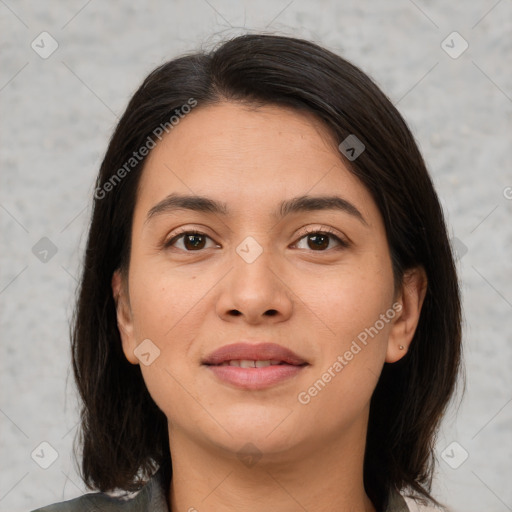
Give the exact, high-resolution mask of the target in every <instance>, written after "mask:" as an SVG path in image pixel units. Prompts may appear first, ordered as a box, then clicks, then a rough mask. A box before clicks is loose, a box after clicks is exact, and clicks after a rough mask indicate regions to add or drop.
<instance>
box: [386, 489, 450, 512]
mask: <svg viewBox="0 0 512 512" xmlns="http://www.w3.org/2000/svg"><path fill="white" fill-rule="evenodd" d="M385 512H443V509H440V508H436V507H432V506H426V505H422V504H420V503H418V502H417V501H416V500H415V499H413V498H411V497H409V496H403V495H402V494H400V493H399V492H398V491H396V490H394V489H392V490H390V492H389V499H388V506H387V507H386V510H385ZM444 512H445V511H444Z"/></svg>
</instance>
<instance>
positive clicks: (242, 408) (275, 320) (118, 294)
mask: <svg viewBox="0 0 512 512" xmlns="http://www.w3.org/2000/svg"><path fill="white" fill-rule="evenodd" d="M170 193H182V194H197V195H204V196H208V197H210V198H212V199H216V200H218V201H223V202H225V203H226V204H227V206H228V208H229V209H230V214H229V215H226V216H223V215H219V214H212V213H202V212H193V211H187V210H176V211H173V212H167V213H165V214H161V215H155V216H153V217H152V218H151V220H150V221H148V222H145V220H146V216H147V214H148V212H149V210H151V208H152V207H153V206H155V205H156V204H157V203H158V202H159V201H161V200H162V199H163V198H165V197H166V196H167V195H168V194H170ZM333 193H336V194H337V195H340V196H342V197H343V198H344V199H346V200H347V201H350V203H352V204H353V205H354V206H355V207H356V208H357V209H358V210H359V211H360V212H361V214H362V215H363V217H364V219H365V221H366V225H365V224H364V223H363V222H361V221H360V220H359V219H358V218H356V217H355V216H353V215H350V214H349V213H346V212H341V211H336V210H323V211H309V212H307V211H306V212H298V213H296V214H293V215H290V216H288V217H285V218H283V219H282V220H280V221H279V222H277V221H276V219H275V218H274V217H272V216H271V213H272V212H273V211H274V209H275V208H276V207H277V205H278V204H279V203H280V202H281V201H282V200H284V199H290V198H292V197H295V196H301V195H305V194H308V195H324V194H326V195H332V194H333ZM178 228H180V229H181V228H183V229H184V230H191V229H195V230H198V231H201V232H202V233H204V234H205V235H206V238H202V237H200V238H199V242H200V244H199V245H200V248H199V249H195V248H194V246H193V244H190V243H188V244H186V243H185V239H184V238H181V239H178V240H176V241H175V242H174V245H173V246H171V247H168V248H164V247H163V245H164V242H166V241H168V240H171V239H172V237H173V236H174V234H175V233H177V232H178ZM325 228H329V230H330V231H331V232H332V233H333V234H334V235H335V236H338V237H340V238H341V239H343V240H347V241H348V242H349V247H347V248H345V247H343V246H341V245H340V244H339V242H338V241H337V240H336V239H335V238H328V239H327V240H325V243H323V244H322V243H321V244H320V245H321V248H320V249H319V248H317V247H316V246H315V244H314V243H312V241H311V238H312V236H311V235H310V236H307V231H311V232H313V233H315V232H318V231H322V230H325ZM305 229H306V230H307V231H305ZM248 236H251V237H253V238H254V239H255V240H256V241H257V243H258V244H259V246H260V247H261V249H262V250H263V252H262V253H261V255H260V256H259V257H258V258H257V259H256V260H255V261H254V262H252V263H248V262H247V261H245V260H244V259H242V258H241V257H240V256H239V254H238V253H237V252H236V248H237V246H239V244H240V243H241V242H242V241H243V240H244V239H245V238H246V237H248ZM329 240H330V241H329ZM313 242H314V240H313ZM187 251H188V252H187ZM112 289H113V294H114V297H115V299H116V304H117V316H118V325H119V329H120V333H121V338H122V343H123V350H124V353H125V356H126V358H127V359H128V360H129V361H130V362H131V363H132V364H140V361H139V359H138V358H137V357H136V355H135V354H134V350H135V349H136V348H137V346H138V345H139V344H140V343H141V342H142V341H143V340H145V339H150V340H151V341H152V343H154V345H155V346H157V347H158V349H159V350H160V355H159V356H158V357H157V358H156V359H155V360H154V362H152V363H151V364H150V365H148V366H146V365H144V364H140V366H141V371H142V374H143V377H144V381H145V383H146V385H147V387H148V390H149V392H150V394H151V396H152V397H153V399H154V400H155V402H156V403H157V405H158V406H159V407H160V409H161V410H162V411H163V412H164V413H165V415H166V417H167V418H168V425H169V440H170V447H171V454H172V462H173V480H172V483H171V487H170V489H169V497H170V503H171V506H172V510H183V511H186V510H191V511H192V510H194V509H196V510H197V511H199V512H201V511H205V510H215V511H235V510H244V511H247V512H251V511H253V510H254V511H258V512H259V511H261V510H279V511H281V512H288V511H290V512H291V511H296V510H303V509H306V510H308V511H310V512H320V511H332V510H346V511H349V510H350V511H352V510H358V511H363V510H364V511H366V512H369V511H373V512H374V511H375V508H374V506H373V504H372V503H371V501H370V499H369V498H368V496H367V495H366V493H365V490H364V486H363V456H364V449H365V436H366V429H367V423H368V413H369V403H370V398H371V396H372V393H373V391H374V389H375V386H376V384H377V381H378V377H379V375H380V372H381V370H382V367H383V365H384V362H388V363H393V362H395V361H397V360H399V359H400V358H401V357H403V356H404V355H405V354H406V352H407V348H408V346H409V343H410V342H411V339H412V337H413V335H414V331H415V329H416V326H417V322H418V318H419V313H420V310H421V306H422V303H423V298H424V296H425V291H426V277H425V273H424V271H423V270H422V269H412V270H411V271H409V272H408V273H407V274H406V276H405V277H404V282H403V286H402V287H400V289H397V290H395V289H394V285H393V273H392V267H391V260H390V255H389V247H388V243H387V239H386V234H385V228H384V224H383V221H382V217H381V215H380V212H379V210H378V208H377V206H376V204H375V203H374V201H373V199H372V197H371V195H370V193H369V192H368V191H367V190H366V188H365V187H364V186H363V185H362V184H361V182H359V181H358V180H357V178H355V177H354V176H353V175H352V174H351V173H350V172H349V171H348V170H347V168H346V167H345V165H344V164H343V162H342V159H341V156H340V153H339V151H338V149H337V142H336V141H334V140H333V139H332V136H331V135H330V134H329V132H328V131H327V129H326V128H325V127H324V126H323V125H322V124H321V123H320V122H319V121H318V120H317V119H316V118H315V117H313V116H312V115H311V114H309V113H302V112H297V111H294V110H291V109H287V108H283V107H277V106H265V107H260V108H258V109H256V108H254V107H248V106H246V105H245V106H244V105H242V104H239V103H230V102H224V103H220V104H216V105H214V106H206V107H205V106H198V107H197V108H196V109H194V110H193V111H192V112H191V113H190V114H188V115H187V116H186V117H185V118H184V119H182V120H181V121H180V123H179V125H177V126H176V127H175V128H174V129H173V130H172V131H171V132H170V133H169V134H168V135H166V136H165V137H164V138H163V140H162V142H160V143H159V144H158V145H157V147H156V148H155V149H153V150H152V152H151V153H150V155H149V157H148V159H147V161H146V164H145V167H144V171H143V175H142V177H141V182H140V188H139V191H138V197H137V202H136V207H135V211H134V217H133V228H132V247H131V259H130V267H129V272H128V278H127V282H125V280H124V279H123V276H122V275H121V274H120V273H119V272H118V271H117V272H115V273H114V276H113V279H112ZM393 304H399V305H400V306H401V311H400V312H399V313H397V314H396V315H395V317H394V318H393V319H392V320H390V321H389V322H388V323H385V326H384V328H382V329H381V330H380V331H379V333H378V335H376V336H374V337H373V338H370V339H369V342H368V344H367V345H366V346H364V348H363V349H362V350H361V351H360V352H359V353H357V355H355V356H354V357H353V359H352V360H351V361H349V362H348V364H347V365H346V366H345V367H344V368H343V370H342V371H341V372H339V373H338V374H336V376H335V377H334V378H332V379H331V381H330V382H328V383H327V384H326V386H325V387H324V388H323V389H322V390H321V392H319V393H318V394H317V395H316V396H314V397H312V398H311V401H310V402H309V403H308V404H302V403H300V402H299V401H298V398H297V397H298V394H299V393H300V392H302V391H307V390H308V389H309V388H310V387H311V385H312V384H313V383H314V382H315V381H317V380H318V379H319V378H321V377H322V375H323V374H324V372H325V371H326V370H327V369H328V368H329V367H332V365H333V363H334V362H335V361H336V360H337V357H338V356H339V355H343V354H344V353H345V352H346V351H347V350H349V348H350V346H351V343H352V341H353V340H354V339H355V338H356V337H357V335H358V334H359V333H361V332H362V331H364V330H365V328H369V327H370V326H373V325H374V324H375V322H376V320H378V319H379V317H380V315H381V314H384V313H385V312H386V311H387V310H388V309H390V308H391V307H392V305H393ZM269 310H274V314H269V313H268V311H269ZM236 312H238V313H236ZM242 339H243V340H247V341H249V342H257V341H270V342H275V343H278V344H281V345H283V346H285V347H288V348H290V349H292V350H293V351H294V352H296V353H297V354H298V355H299V356H301V357H302V358H303V359H305V360H306V361H307V362H308V363H309V365H308V366H307V367H306V368H304V369H303V370H301V372H300V373H299V374H298V375H297V376H295V377H293V378H291V379H289V380H287V381H284V382H281V383H279V384H277V385H274V386H272V387H270V388H268V389H264V390H256V391H255V390H244V389H240V388H236V387H234V386H231V385H229V384H226V383H225V382H222V381H220V380H218V379H217V378H216V377H215V375H213V374H212V372H211V371H210V370H209V369H208V368H206V367H205V366H202V365H201V360H202V358H203V357H205V356H206V355H207V354H209V353H211V352H212V351H213V350H215V349H217V348H219V347H221V346H223V345H226V344H230V343H234V342H236V341H239V340H242ZM400 345H402V346H404V347H405V348H404V349H403V350H400V349H399V346H400ZM247 443H252V445H254V447H256V448H255V449H256V450H257V451H258V454H259V455H261V458H259V460H257V462H256V463H255V464H244V463H243V462H242V461H241V460H240V458H239V456H238V453H239V452H240V451H241V450H242V452H243V447H244V446H246V445H247ZM246 449H247V448H246Z"/></svg>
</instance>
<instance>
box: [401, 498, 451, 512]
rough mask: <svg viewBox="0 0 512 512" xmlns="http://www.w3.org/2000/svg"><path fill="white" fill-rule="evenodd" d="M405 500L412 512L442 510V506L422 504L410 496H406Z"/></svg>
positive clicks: (439, 511) (436, 511) (437, 511)
mask: <svg viewBox="0 0 512 512" xmlns="http://www.w3.org/2000/svg"><path fill="white" fill-rule="evenodd" d="M404 501H405V502H406V503H407V506H408V507H409V511H410V512H442V509H440V508H437V507H433V506H426V505H421V504H420V503H418V502H417V501H416V500H414V499H412V498H409V497H408V496H407V497H404Z"/></svg>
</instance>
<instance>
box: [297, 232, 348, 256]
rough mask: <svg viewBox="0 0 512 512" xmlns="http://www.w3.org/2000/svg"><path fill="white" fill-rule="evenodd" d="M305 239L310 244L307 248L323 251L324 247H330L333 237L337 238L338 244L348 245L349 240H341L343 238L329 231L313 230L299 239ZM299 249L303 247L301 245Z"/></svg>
mask: <svg viewBox="0 0 512 512" xmlns="http://www.w3.org/2000/svg"><path fill="white" fill-rule="evenodd" d="M303 239H306V243H308V246H309V247H306V249H311V250H313V251H318V250H319V249H320V251H321V252H323V250H324V249H327V248H329V242H330V240H331V239H332V240H335V241H336V242H337V243H338V246H341V247H348V244H347V242H345V241H344V240H341V238H339V237H338V236H336V235H334V234H333V233H331V232H329V231H311V232H309V233H306V234H305V235H303V236H302V237H301V238H300V239H299V241H300V240H303ZM310 242H311V243H310ZM299 249H301V247H299Z"/></svg>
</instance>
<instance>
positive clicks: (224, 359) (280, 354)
mask: <svg viewBox="0 0 512 512" xmlns="http://www.w3.org/2000/svg"><path fill="white" fill-rule="evenodd" d="M251 361H254V362H255V363H256V362H257V361H260V362H270V364H271V365H276V364H288V365H292V366H303V365H306V364H307V362H306V361H305V360H304V359H302V358H301V357H299V356H298V355H297V354H295V352H292V351H291V350H290V349H288V348H285V347H282V346H281V345H277V344H276V343H258V344H251V343H243V342H241V343H233V344H232V345H225V346H223V347H221V348H219V349H217V350H215V351H214V352H212V353H211V354H209V355H208V356H207V357H206V358H205V359H204V361H203V364H205V365H208V366H220V365H224V366H226V363H228V364H229V365H230V366H235V365H236V366H242V365H241V364H237V362H241V363H244V365H243V366H242V367H246V368H247V367H250V366H253V367H260V366H263V365H261V364H260V365H258V364H255V365H248V364H247V363H246V362H251ZM233 363H234V364H233ZM267 366H268V365H267Z"/></svg>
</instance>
